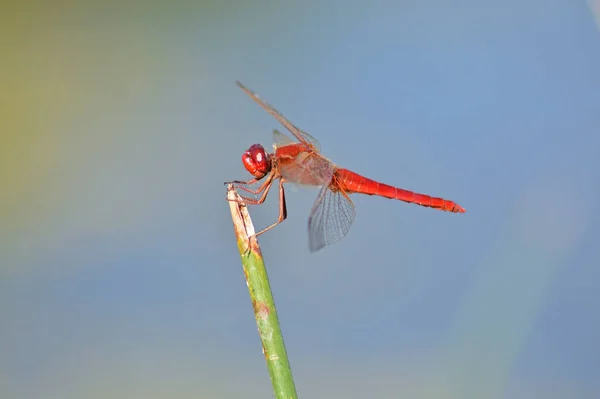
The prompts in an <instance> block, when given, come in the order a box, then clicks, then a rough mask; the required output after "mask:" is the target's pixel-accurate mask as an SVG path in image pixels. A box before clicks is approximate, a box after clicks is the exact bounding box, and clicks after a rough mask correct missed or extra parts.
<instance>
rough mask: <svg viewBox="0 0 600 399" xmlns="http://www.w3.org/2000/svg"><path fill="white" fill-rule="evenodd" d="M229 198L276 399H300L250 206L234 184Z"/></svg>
mask: <svg viewBox="0 0 600 399" xmlns="http://www.w3.org/2000/svg"><path fill="white" fill-rule="evenodd" d="M227 199H228V201H229V206H230V208H231V217H232V220H233V227H234V231H235V235H236V238H237V244H238V249H239V251H240V257H241V259H242V267H243V269H244V276H245V277H246V285H247V286H248V291H249V292H250V299H251V300H252V308H253V309H254V317H255V318H256V325H257V326H258V333H259V335H260V341H261V343H262V351H263V355H264V356H265V360H266V361H267V368H268V369H269V374H270V376H271V384H272V385H273V391H274V392H275V398H276V399H292V398H297V397H298V396H297V394H296V387H295V385H294V379H293V378H292V370H291V368H290V363H289V361H288V358H287V353H286V350H285V345H284V342H283V335H282V334H281V328H280V326H279V319H278V317H277V311H276V309H275V302H274V301H273V294H272V293H271V287H270V285H269V278H268V276H267V269H266V268H265V263H264V261H263V257H262V253H261V251H260V247H259V246H258V241H257V239H256V236H255V235H254V234H255V231H254V226H253V225H252V220H251V219H250V215H249V214H248V209H247V207H246V206H245V205H244V204H243V203H241V202H240V197H239V196H238V194H237V193H236V192H235V190H234V188H233V187H232V186H231V185H229V186H228V187H227Z"/></svg>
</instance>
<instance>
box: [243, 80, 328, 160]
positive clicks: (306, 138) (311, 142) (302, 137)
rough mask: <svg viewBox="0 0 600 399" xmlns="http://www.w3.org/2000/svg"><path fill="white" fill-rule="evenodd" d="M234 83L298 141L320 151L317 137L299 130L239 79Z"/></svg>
mask: <svg viewBox="0 0 600 399" xmlns="http://www.w3.org/2000/svg"><path fill="white" fill-rule="evenodd" d="M236 83H237V85H238V86H239V87H240V88H241V89H242V90H244V92H245V93H246V94H247V95H248V96H250V98H252V99H253V100H254V101H256V102H257V103H258V105H260V106H261V107H262V108H263V109H264V110H265V111H267V112H268V113H269V114H271V116H273V117H274V118H275V119H277V120H278V121H279V123H281V124H282V125H283V126H285V128H286V129H287V130H289V132H290V133H292V134H293V135H294V137H296V139H297V140H298V141H299V142H301V143H303V144H306V145H308V146H311V147H313V148H314V149H315V150H317V151H320V149H321V146H320V144H319V142H318V141H317V139H315V138H314V137H313V136H311V135H310V134H308V133H306V132H305V131H303V130H300V129H298V128H297V127H296V126H294V124H293V123H292V122H290V121H289V120H288V119H287V118H286V117H285V116H283V115H282V114H281V113H280V112H279V111H277V110H276V109H275V108H273V106H272V105H270V104H269V103H267V102H266V101H264V100H263V99H262V98H260V97H259V96H258V94H256V93H255V92H253V91H252V90H250V89H249V88H247V87H246V86H244V85H243V84H242V83H241V82H240V81H237V82H236Z"/></svg>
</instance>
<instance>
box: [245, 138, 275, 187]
mask: <svg viewBox="0 0 600 399" xmlns="http://www.w3.org/2000/svg"><path fill="white" fill-rule="evenodd" d="M242 163H243V164H244V168H246V170H247V171H248V172H250V174H251V175H252V176H254V177H256V178H257V179H262V178H263V177H265V175H266V174H267V173H269V171H270V170H271V161H270V159H269V156H268V155H267V154H266V153H265V149H264V147H263V146H262V145H260V144H254V145H253V146H251V147H250V148H248V150H247V151H246V152H244V154H243V155H242Z"/></svg>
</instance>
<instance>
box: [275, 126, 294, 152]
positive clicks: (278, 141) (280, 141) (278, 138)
mask: <svg viewBox="0 0 600 399" xmlns="http://www.w3.org/2000/svg"><path fill="white" fill-rule="evenodd" d="M294 143H296V142H295V141H294V140H292V138H291V137H290V136H288V135H286V134H284V133H281V132H280V131H279V130H277V129H274V130H273V146H274V147H275V148H278V147H283V146H286V145H288V144H294Z"/></svg>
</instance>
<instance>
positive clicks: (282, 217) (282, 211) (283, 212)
mask: <svg viewBox="0 0 600 399" xmlns="http://www.w3.org/2000/svg"><path fill="white" fill-rule="evenodd" d="M283 182H284V180H283V179H279V217H278V218H277V221H276V222H275V223H273V224H272V225H270V226H269V227H265V228H264V229H262V230H261V231H259V232H258V233H256V236H257V237H258V236H259V235H261V234H262V233H266V232H267V231H269V230H271V229H272V228H273V227H275V226H277V225H278V224H279V223H281V222H283V221H284V220H285V219H286V218H287V206H286V204H285V190H284V188H283Z"/></svg>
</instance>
